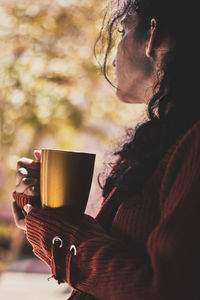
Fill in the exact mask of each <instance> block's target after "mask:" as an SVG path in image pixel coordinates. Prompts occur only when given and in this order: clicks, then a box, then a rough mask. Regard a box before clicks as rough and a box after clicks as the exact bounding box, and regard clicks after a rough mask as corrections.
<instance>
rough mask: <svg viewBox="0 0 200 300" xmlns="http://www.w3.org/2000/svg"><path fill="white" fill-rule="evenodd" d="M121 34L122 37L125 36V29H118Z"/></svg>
mask: <svg viewBox="0 0 200 300" xmlns="http://www.w3.org/2000/svg"><path fill="white" fill-rule="evenodd" d="M117 31H118V32H119V33H121V36H122V37H123V36H124V35H125V30H124V29H121V30H120V29H118V30H117Z"/></svg>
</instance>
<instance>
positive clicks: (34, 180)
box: [22, 177, 40, 186]
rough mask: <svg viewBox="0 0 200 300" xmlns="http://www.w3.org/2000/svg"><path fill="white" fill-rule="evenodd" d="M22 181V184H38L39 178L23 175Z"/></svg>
mask: <svg viewBox="0 0 200 300" xmlns="http://www.w3.org/2000/svg"><path fill="white" fill-rule="evenodd" d="M22 182H23V184H24V185H34V186H36V185H40V179H39V178H32V177H23V178H22Z"/></svg>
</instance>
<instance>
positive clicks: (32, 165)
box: [12, 150, 41, 230]
mask: <svg viewBox="0 0 200 300" xmlns="http://www.w3.org/2000/svg"><path fill="white" fill-rule="evenodd" d="M34 156H35V158H36V160H35V161H34V160H32V159H28V158H21V159H20V160H19V161H18V163H17V173H16V185H15V193H14V194H21V195H26V196H29V197H30V198H32V200H33V203H31V204H32V205H33V207H34V198H35V199H36V198H38V199H39V198H40V158H41V153H40V151H38V150H36V151H34ZM38 199H37V200H38ZM31 204H30V203H29V204H26V203H24V206H23V207H19V205H17V203H16V201H13V203H12V209H13V216H14V220H15V224H16V226H17V227H18V228H20V229H22V230H26V228H25V219H24V217H25V214H26V213H28V212H29V211H30V210H31V208H32V205H31ZM35 204H36V206H38V201H37V203H35ZM22 209H23V210H22Z"/></svg>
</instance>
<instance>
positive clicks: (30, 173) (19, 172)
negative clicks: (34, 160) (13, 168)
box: [17, 167, 40, 178]
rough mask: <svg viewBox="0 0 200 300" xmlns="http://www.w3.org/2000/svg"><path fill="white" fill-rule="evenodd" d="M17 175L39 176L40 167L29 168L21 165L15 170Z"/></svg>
mask: <svg viewBox="0 0 200 300" xmlns="http://www.w3.org/2000/svg"><path fill="white" fill-rule="evenodd" d="M17 175H18V176H22V177H33V178H38V177H39V176H40V169H39V168H38V169H30V168H28V167H26V168H24V167H21V168H19V169H18V170H17Z"/></svg>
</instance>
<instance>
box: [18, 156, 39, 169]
mask: <svg viewBox="0 0 200 300" xmlns="http://www.w3.org/2000/svg"><path fill="white" fill-rule="evenodd" d="M20 168H25V169H28V170H38V171H39V170H40V163H39V161H35V160H32V159H29V158H21V159H20V160H18V162H17V169H20Z"/></svg>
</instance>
